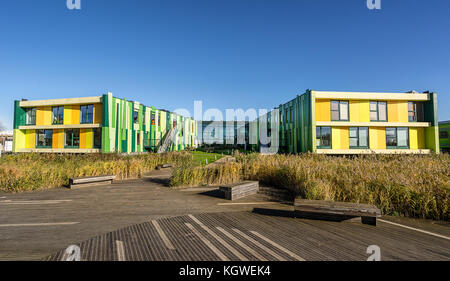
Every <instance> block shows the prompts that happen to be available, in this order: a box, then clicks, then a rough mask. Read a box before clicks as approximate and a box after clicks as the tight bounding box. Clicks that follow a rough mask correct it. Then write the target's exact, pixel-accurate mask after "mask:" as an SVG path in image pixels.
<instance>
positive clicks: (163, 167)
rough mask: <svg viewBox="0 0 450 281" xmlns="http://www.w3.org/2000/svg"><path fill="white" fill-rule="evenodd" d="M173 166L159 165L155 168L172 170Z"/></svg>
mask: <svg viewBox="0 0 450 281" xmlns="http://www.w3.org/2000/svg"><path fill="white" fill-rule="evenodd" d="M172 167H173V164H159V165H158V166H156V170H161V169H166V168H172Z"/></svg>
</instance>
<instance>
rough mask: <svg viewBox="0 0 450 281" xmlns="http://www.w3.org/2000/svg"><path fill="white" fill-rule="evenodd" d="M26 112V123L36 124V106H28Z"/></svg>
mask: <svg viewBox="0 0 450 281" xmlns="http://www.w3.org/2000/svg"><path fill="white" fill-rule="evenodd" d="M25 113H26V120H25V122H26V123H25V124H27V125H36V108H27V109H25Z"/></svg>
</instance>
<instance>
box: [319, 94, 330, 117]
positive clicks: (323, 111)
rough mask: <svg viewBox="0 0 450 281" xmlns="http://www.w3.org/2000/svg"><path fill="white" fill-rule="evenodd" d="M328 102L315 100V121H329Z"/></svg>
mask: <svg viewBox="0 0 450 281" xmlns="http://www.w3.org/2000/svg"><path fill="white" fill-rule="evenodd" d="M330 110H331V109H330V100H322V99H320V100H316V121H330V120H331V111H330Z"/></svg>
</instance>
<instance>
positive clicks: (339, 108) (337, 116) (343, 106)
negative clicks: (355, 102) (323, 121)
mask: <svg viewBox="0 0 450 281" xmlns="http://www.w3.org/2000/svg"><path fill="white" fill-rule="evenodd" d="M348 120H349V113H348V101H331V121H348Z"/></svg>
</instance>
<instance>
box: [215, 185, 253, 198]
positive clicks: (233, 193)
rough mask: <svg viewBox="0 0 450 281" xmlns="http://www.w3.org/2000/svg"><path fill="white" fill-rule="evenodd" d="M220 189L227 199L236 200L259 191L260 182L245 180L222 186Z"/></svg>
mask: <svg viewBox="0 0 450 281" xmlns="http://www.w3.org/2000/svg"><path fill="white" fill-rule="evenodd" d="M219 189H220V191H222V192H223V193H224V195H225V199H228V200H236V199H239V198H242V197H245V196H248V195H252V194H256V193H258V190H259V182H257V181H244V182H240V183H235V184H230V185H225V186H221V187H220V188H219Z"/></svg>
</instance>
